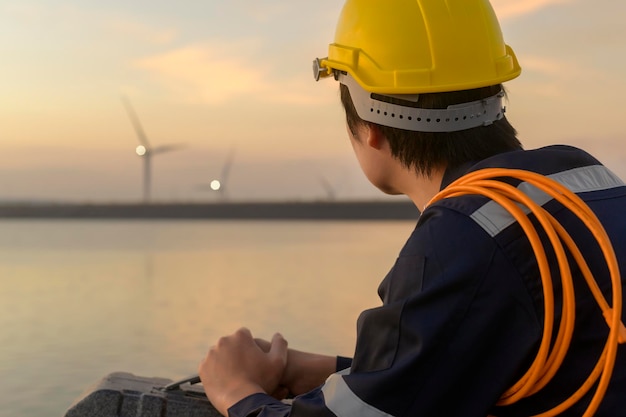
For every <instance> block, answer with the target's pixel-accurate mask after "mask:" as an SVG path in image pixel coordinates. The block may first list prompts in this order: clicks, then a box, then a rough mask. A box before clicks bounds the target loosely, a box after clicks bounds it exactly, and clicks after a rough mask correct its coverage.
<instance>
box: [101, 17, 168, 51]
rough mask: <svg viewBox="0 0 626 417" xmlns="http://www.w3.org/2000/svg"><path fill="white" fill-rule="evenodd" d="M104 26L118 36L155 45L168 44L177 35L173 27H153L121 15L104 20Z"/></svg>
mask: <svg viewBox="0 0 626 417" xmlns="http://www.w3.org/2000/svg"><path fill="white" fill-rule="evenodd" d="M104 26H105V27H106V29H108V30H109V31H112V32H113V33H115V34H117V35H119V36H123V37H125V38H128V37H130V38H132V39H136V40H139V41H142V42H147V43H152V44H156V45H167V44H170V43H172V42H173V41H174V40H175V39H176V38H177V36H178V31H177V30H175V29H171V28H169V29H155V28H153V27H150V26H148V25H145V24H143V23H140V22H137V21H133V20H130V19H126V18H121V17H116V18H112V19H110V20H108V21H106V22H105V23H104Z"/></svg>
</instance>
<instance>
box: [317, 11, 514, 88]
mask: <svg viewBox="0 0 626 417" xmlns="http://www.w3.org/2000/svg"><path fill="white" fill-rule="evenodd" d="M338 72H346V73H348V74H349V75H351V76H352V77H353V78H354V79H355V80H356V81H357V82H358V84H359V85H360V86H361V87H362V88H363V89H365V90H366V91H369V92H371V93H379V94H420V93H437V92H445V91H458V90H468V89H473V88H479V87H486V86H490V85H496V84H499V83H501V82H504V81H508V80H511V79H513V78H515V77H517V76H518V75H519V74H520V72H521V68H520V66H519V64H518V62H517V59H516V57H515V54H514V53H513V50H512V49H511V48H510V47H509V46H508V45H506V44H505V43H504V40H503V38H502V32H501V30H500V25H499V24H498V20H497V18H496V16H495V13H494V11H493V9H492V7H491V5H490V4H489V1H488V0H347V1H346V3H345V5H344V7H343V11H342V12H341V15H340V17H339V23H338V24H337V29H336V33H335V40H334V42H333V43H332V44H330V46H329V50H328V57H327V58H323V59H316V60H315V61H314V73H315V77H316V79H319V78H320V77H325V76H328V75H332V74H333V73H338Z"/></svg>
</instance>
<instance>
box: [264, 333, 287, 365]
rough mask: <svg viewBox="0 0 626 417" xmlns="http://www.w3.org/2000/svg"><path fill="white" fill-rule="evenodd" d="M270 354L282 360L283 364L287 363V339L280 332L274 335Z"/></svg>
mask: <svg viewBox="0 0 626 417" xmlns="http://www.w3.org/2000/svg"><path fill="white" fill-rule="evenodd" d="M268 355H269V356H270V357H271V358H273V359H275V360H280V362H281V363H283V364H285V363H287V341H286V340H285V339H284V338H283V336H282V335H281V334H280V333H276V334H274V336H273V337H272V344H271V346H270V350H269V352H268Z"/></svg>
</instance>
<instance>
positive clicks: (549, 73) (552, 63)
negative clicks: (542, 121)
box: [521, 56, 607, 98]
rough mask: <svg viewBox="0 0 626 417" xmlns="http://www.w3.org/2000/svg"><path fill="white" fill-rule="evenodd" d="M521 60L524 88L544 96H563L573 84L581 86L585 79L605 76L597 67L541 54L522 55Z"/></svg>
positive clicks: (569, 90) (569, 91) (570, 89)
mask: <svg viewBox="0 0 626 417" xmlns="http://www.w3.org/2000/svg"><path fill="white" fill-rule="evenodd" d="M521 62H522V65H523V71H524V74H525V75H524V77H522V80H521V82H522V83H524V84H525V88H526V90H529V89H530V90H532V92H533V94H537V95H540V96H544V97H555V98H556V97H561V98H563V97H565V96H567V95H569V94H571V92H572V91H573V89H572V86H573V85H577V86H579V87H581V86H582V85H584V84H585V83H586V82H587V80H590V79H602V78H605V77H606V76H607V74H604V73H602V71H601V70H599V69H597V68H592V67H584V66H581V65H580V64H579V63H573V62H571V61H567V60H559V59H554V58H546V57H543V56H524V57H523V59H521Z"/></svg>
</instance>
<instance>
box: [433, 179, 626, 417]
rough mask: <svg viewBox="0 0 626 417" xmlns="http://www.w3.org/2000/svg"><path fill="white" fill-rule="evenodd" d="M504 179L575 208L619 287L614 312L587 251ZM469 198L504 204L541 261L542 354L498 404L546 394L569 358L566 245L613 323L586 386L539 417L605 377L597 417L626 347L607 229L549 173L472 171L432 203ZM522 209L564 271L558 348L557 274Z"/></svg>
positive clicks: (571, 311) (594, 405) (572, 304)
mask: <svg viewBox="0 0 626 417" xmlns="http://www.w3.org/2000/svg"><path fill="white" fill-rule="evenodd" d="M502 177H511V178H516V179H519V180H521V181H525V182H527V183H528V184H531V185H532V186H534V187H536V188H538V189H539V190H541V191H543V192H544V193H546V194H548V195H549V196H551V197H552V198H554V199H555V200H557V201H559V202H560V203H561V204H563V205H564V206H565V207H566V208H568V209H569V210H571V211H572V212H573V213H574V214H575V215H576V216H577V217H578V218H579V219H580V220H581V221H582V222H583V223H584V224H585V226H586V227H587V228H588V229H589V230H590V231H591V233H592V234H593V236H594V238H595V239H596V240H597V242H598V244H599V246H600V249H601V250H602V253H603V255H604V258H605V260H606V263H607V266H608V270H609V274H610V276H611V284H612V288H613V294H612V308H611V307H610V306H609V304H608V302H607V301H606V299H605V298H604V296H603V294H602V292H601V291H600V289H599V287H598V285H597V283H596V281H595V279H594V277H593V274H592V273H591V271H590V270H589V267H588V266H587V263H586V261H585V259H584V257H583V255H582V253H581V252H580V250H579V249H578V247H577V246H576V244H575V242H574V241H573V239H572V238H571V237H570V235H569V234H568V233H567V231H566V230H565V229H564V228H563V226H561V224H559V223H558V222H557V221H556V219H554V217H553V216H552V215H551V214H550V213H548V212H547V211H546V210H545V209H543V208H542V207H541V206H539V205H538V204H537V203H535V202H534V201H533V200H532V199H531V198H530V197H529V196H528V195H526V194H525V193H524V192H522V191H521V190H519V189H518V188H516V187H513V186H512V185H509V184H507V183H504V182H502V181H497V180H495V179H494V178H502ZM464 194H478V195H483V196H485V197H487V198H489V199H491V200H493V201H495V202H496V203H498V204H499V205H500V206H502V207H503V208H504V209H505V210H507V211H508V212H509V213H510V214H511V215H512V216H513V218H514V219H515V220H516V221H517V222H518V223H519V225H520V226H521V227H522V229H523V231H524V233H525V234H526V236H527V237H528V239H529V242H530V245H531V247H532V250H533V253H534V255H535V257H536V259H537V264H538V266H539V272H540V275H541V281H542V285H543V293H544V310H545V312H544V329H543V336H542V340H541V343H540V345H539V350H538V352H537V356H536V357H535V359H534V361H533V363H532V364H531V366H530V367H529V369H528V371H527V372H526V373H525V374H524V375H523V376H522V377H521V378H520V380H519V381H518V382H516V383H515V384H514V385H513V386H512V387H511V388H509V389H508V390H507V391H506V392H505V393H504V394H503V395H502V397H501V398H500V400H499V401H498V405H508V404H513V403H515V402H517V401H519V400H521V399H522V398H525V397H528V396H530V395H532V394H534V393H536V392H537V391H539V390H541V389H542V388H543V387H544V386H545V385H546V384H548V382H550V380H551V379H552V377H553V376H554V375H555V374H556V372H557V371H558V369H559V367H560V366H561V364H562V362H563V359H564V358H565V355H566V354H567V351H568V349H569V344H570V341H571V337H572V333H573V330H574V321H575V311H576V301H575V294H574V285H573V282H572V275H571V271H570V267H569V262H568V259H567V254H566V252H565V249H564V248H563V243H564V244H565V246H566V247H567V249H568V250H569V252H570V254H571V255H572V257H573V258H574V260H575V262H576V263H577V265H578V267H579V269H580V270H581V272H582V274H583V276H584V278H585V281H586V282H587V285H588V286H589V288H590V290H591V292H592V294H593V296H594V298H595V300H596V302H597V303H598V305H599V306H600V308H601V309H602V313H603V315H604V318H605V320H606V322H607V324H608V325H609V335H608V337H607V341H606V344H605V347H604V350H603V352H602V354H601V356H600V358H599V359H598V362H597V364H596V366H595V367H594V369H593V370H592V372H591V373H590V375H589V376H588V378H587V380H586V381H585V382H584V383H583V384H582V385H581V387H580V388H579V389H578V390H577V391H576V392H575V393H573V394H572V395H571V396H570V397H569V398H568V399H567V400H565V401H564V402H563V403H561V404H559V405H557V406H556V407H554V408H552V409H550V410H548V411H545V412H543V413H541V414H537V416H540V417H549V416H556V415H559V414H561V413H562V412H563V411H565V410H567V409H568V408H570V407H571V406H572V405H574V404H575V403H576V402H577V401H578V400H580V399H581V398H582V397H583V396H584V395H585V394H586V393H587V392H588V391H589V390H590V389H591V387H592V386H593V385H594V384H595V383H596V381H598V379H599V382H598V386H597V388H596V392H595V393H594V395H593V397H592V399H591V402H590V403H589V405H588V407H587V410H586V411H585V414H584V416H585V417H587V416H593V415H594V414H595V412H596V411H597V409H598V407H599V406H600V403H601V402H602V399H603V398H604V395H605V393H606V390H607V387H608V384H609V381H610V379H611V374H612V372H613V367H614V365H615V358H616V355H617V348H618V344H619V343H626V327H625V326H624V324H623V323H622V321H621V314H622V285H621V280H620V272H619V267H618V264H617V259H616V257H615V253H614V251H613V246H612V245H611V242H610V240H609V237H608V235H607V234H606V231H605V230H604V227H603V226H602V224H601V223H600V221H599V220H598V218H597V217H596V216H595V214H594V213H593V212H592V211H591V209H590V208H589V207H588V206H587V205H586V204H585V203H584V202H583V201H582V200H581V199H580V197H578V196H577V195H576V194H574V193H573V192H571V191H570V190H568V189H567V188H566V187H564V186H563V185H561V184H560V183H558V182H556V181H554V180H552V179H550V178H547V177H545V176H543V175H540V174H537V173H534V172H529V171H524V170H517V169H504V168H487V169H483V170H479V171H475V172H472V173H469V174H467V175H465V176H463V177H461V178H459V179H458V180H456V181H455V182H453V183H452V184H450V185H449V186H448V187H446V188H445V189H444V190H442V191H441V192H439V193H438V194H437V195H436V196H435V197H433V199H432V200H431V201H430V202H429V203H428V205H430V204H433V203H435V202H436V201H439V200H441V199H443V198H447V197H457V196H460V195H464ZM520 206H525V207H526V208H527V209H528V210H529V211H530V212H531V213H532V214H534V215H535V217H536V219H537V221H538V222H539V224H540V225H541V227H542V228H543V229H544V231H545V233H546V235H547V237H548V240H549V241H550V244H551V245H552V246H553V248H554V253H555V254H556V258H557V264H558V267H559V270H560V275H561V283H562V288H563V303H562V310H561V321H560V325H559V329H558V333H557V337H556V339H555V341H554V344H553V345H552V346H550V345H551V338H552V333H553V328H554V294H553V288H552V276H551V273H550V268H549V264H548V259H547V256H546V253H545V250H544V247H543V244H542V242H541V240H540V238H539V235H538V233H537V230H536V229H535V227H534V226H533V224H532V222H531V221H530V219H529V218H528V216H527V215H526V213H525V212H524V211H523V210H522V208H521V207H520Z"/></svg>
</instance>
